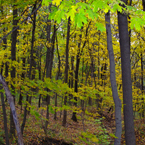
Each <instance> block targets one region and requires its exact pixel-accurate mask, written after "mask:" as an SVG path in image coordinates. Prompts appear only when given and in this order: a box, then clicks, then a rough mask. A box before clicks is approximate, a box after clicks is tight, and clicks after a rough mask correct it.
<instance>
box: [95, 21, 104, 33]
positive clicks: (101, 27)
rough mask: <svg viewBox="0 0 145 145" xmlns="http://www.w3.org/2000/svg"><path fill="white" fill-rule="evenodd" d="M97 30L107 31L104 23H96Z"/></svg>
mask: <svg viewBox="0 0 145 145" xmlns="http://www.w3.org/2000/svg"><path fill="white" fill-rule="evenodd" d="M96 26H97V30H100V31H101V32H103V31H106V28H105V27H104V25H103V24H102V23H96Z"/></svg>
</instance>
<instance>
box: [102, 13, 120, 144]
mask: <svg viewBox="0 0 145 145" xmlns="http://www.w3.org/2000/svg"><path fill="white" fill-rule="evenodd" d="M105 21H106V33H107V48H108V53H109V60H110V80H111V87H112V94H113V100H114V103H115V123H116V132H115V136H116V137H117V138H115V142H114V145H120V144H121V133H122V124H121V100H120V99H119V96H118V91H117V84H116V76H115V61H114V52H113V46H112V35H111V26H110V12H108V13H107V14H105Z"/></svg>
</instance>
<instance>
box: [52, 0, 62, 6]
mask: <svg viewBox="0 0 145 145" xmlns="http://www.w3.org/2000/svg"><path fill="white" fill-rule="evenodd" d="M61 1H62V0H53V1H52V4H54V5H55V4H56V6H58V5H60V3H61Z"/></svg>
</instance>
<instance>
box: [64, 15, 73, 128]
mask: <svg viewBox="0 0 145 145" xmlns="http://www.w3.org/2000/svg"><path fill="white" fill-rule="evenodd" d="M70 25H71V23H70V17H69V18H68V24H67V38H66V51H65V53H66V60H65V62H66V63H65V80H64V81H65V83H68V65H69V62H68V56H69V38H70ZM64 105H67V95H66V96H65V97H64ZM66 119H67V110H66V109H64V111H63V122H62V125H63V126H65V125H66Z"/></svg>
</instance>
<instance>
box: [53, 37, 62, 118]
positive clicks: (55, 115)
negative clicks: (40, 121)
mask: <svg viewBox="0 0 145 145" xmlns="http://www.w3.org/2000/svg"><path fill="white" fill-rule="evenodd" d="M56 42H57V54H58V72H57V74H56V80H58V79H59V74H60V65H61V61H60V55H59V50H58V41H57V36H56ZM55 107H57V93H56V94H55ZM56 119H57V112H56V109H55V113H54V120H56Z"/></svg>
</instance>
